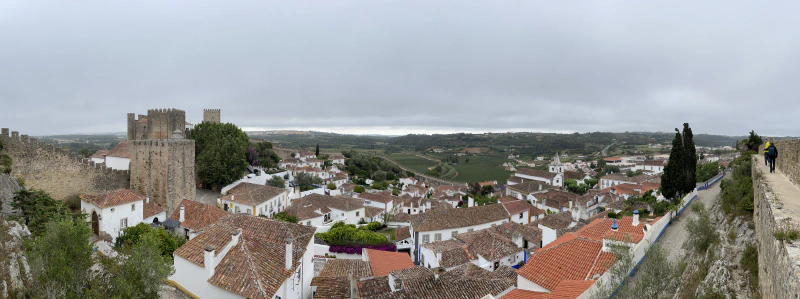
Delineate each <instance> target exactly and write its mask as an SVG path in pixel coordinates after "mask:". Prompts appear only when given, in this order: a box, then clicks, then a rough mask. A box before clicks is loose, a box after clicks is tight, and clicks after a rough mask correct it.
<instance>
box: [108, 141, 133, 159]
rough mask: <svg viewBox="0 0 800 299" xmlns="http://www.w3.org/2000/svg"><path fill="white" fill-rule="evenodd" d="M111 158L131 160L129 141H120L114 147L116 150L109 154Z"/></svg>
mask: <svg viewBox="0 0 800 299" xmlns="http://www.w3.org/2000/svg"><path fill="white" fill-rule="evenodd" d="M107 156H109V157H117V158H128V159H130V158H131V145H130V143H128V142H127V141H120V142H119V143H117V145H116V146H114V149H112V150H111V152H110V153H108V155H107Z"/></svg>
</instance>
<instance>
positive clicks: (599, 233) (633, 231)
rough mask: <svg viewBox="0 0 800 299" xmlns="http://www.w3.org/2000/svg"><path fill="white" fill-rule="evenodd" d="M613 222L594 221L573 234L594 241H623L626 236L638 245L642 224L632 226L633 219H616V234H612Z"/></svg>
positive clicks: (608, 220) (642, 235)
mask: <svg viewBox="0 0 800 299" xmlns="http://www.w3.org/2000/svg"><path fill="white" fill-rule="evenodd" d="M614 220H615V219H610V218H605V219H597V220H594V221H592V222H591V223H589V224H587V225H586V226H584V227H583V228H581V229H580V230H578V231H577V232H575V234H576V235H578V236H581V237H584V238H587V239H592V240H596V241H602V240H603V239H604V238H611V239H614V240H617V241H623V240H625V239H626V237H627V236H630V239H631V241H632V242H634V243H639V241H641V240H642V238H644V232H643V231H642V227H644V222H640V223H639V225H638V226H633V217H623V218H622V219H616V221H617V226H618V229H617V231H616V232H612V231H611V225H612V224H613V223H614Z"/></svg>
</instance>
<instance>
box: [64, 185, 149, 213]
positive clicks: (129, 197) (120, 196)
mask: <svg viewBox="0 0 800 299" xmlns="http://www.w3.org/2000/svg"><path fill="white" fill-rule="evenodd" d="M79 197H80V198H81V199H82V200H83V201H85V202H88V203H91V204H93V205H95V206H97V207H98V208H101V209H102V208H105V207H114V206H118V205H121V204H126V203H132V202H136V201H140V200H144V199H145V197H144V195H139V194H137V193H136V192H133V191H132V190H130V189H117V190H114V191H109V192H106V193H102V194H81V195H79Z"/></svg>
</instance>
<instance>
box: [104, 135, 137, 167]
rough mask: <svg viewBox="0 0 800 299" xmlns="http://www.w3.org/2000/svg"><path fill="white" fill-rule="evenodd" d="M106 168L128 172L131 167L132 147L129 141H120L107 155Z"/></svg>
mask: <svg viewBox="0 0 800 299" xmlns="http://www.w3.org/2000/svg"><path fill="white" fill-rule="evenodd" d="M106 167H109V168H112V169H117V170H128V169H130V167H131V147H130V144H129V143H128V141H120V142H119V143H117V146H115V147H114V149H112V150H111V152H110V153H109V154H108V155H106Z"/></svg>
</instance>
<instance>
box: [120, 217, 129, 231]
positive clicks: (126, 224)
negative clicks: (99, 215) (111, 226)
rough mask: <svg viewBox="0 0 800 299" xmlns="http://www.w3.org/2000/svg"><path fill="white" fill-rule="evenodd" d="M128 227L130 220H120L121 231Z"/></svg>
mask: <svg viewBox="0 0 800 299" xmlns="http://www.w3.org/2000/svg"><path fill="white" fill-rule="evenodd" d="M127 227H128V218H123V219H120V220H119V229H124V228H127Z"/></svg>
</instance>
